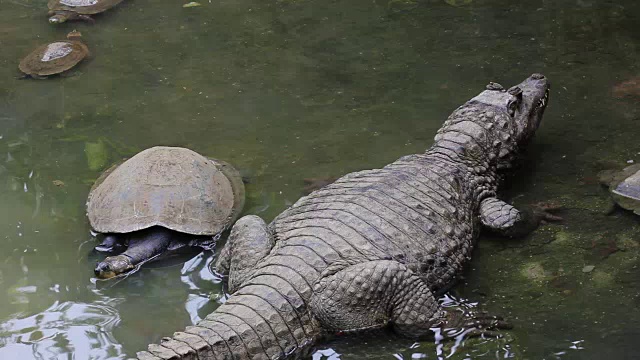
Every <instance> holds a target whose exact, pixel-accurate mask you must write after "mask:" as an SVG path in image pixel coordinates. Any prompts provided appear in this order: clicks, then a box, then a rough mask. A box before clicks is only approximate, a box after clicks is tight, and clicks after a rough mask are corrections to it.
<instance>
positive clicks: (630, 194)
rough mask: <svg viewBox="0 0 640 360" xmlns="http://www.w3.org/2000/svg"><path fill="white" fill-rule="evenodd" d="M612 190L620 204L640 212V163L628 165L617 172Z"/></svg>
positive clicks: (615, 199) (614, 197)
mask: <svg viewBox="0 0 640 360" xmlns="http://www.w3.org/2000/svg"><path fill="white" fill-rule="evenodd" d="M610 191H611V194H612V195H613V199H614V201H615V202H616V203H618V205H620V206H621V207H623V208H625V209H627V210H632V211H634V212H635V213H637V214H640V164H636V165H632V166H628V167H626V168H624V170H622V171H621V172H620V173H619V174H617V175H616V177H615V178H614V181H613V182H612V183H611V187H610Z"/></svg>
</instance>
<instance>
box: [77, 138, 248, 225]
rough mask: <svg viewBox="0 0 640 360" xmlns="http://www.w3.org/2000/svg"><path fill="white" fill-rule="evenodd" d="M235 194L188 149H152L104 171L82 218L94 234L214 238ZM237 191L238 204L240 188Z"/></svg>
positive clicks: (233, 212)
mask: <svg viewBox="0 0 640 360" xmlns="http://www.w3.org/2000/svg"><path fill="white" fill-rule="evenodd" d="M240 185H242V184H240ZM236 186H237V184H236ZM238 191H240V190H235V191H234V188H233V186H232V184H231V181H230V180H229V179H228V178H227V176H225V174H224V173H223V172H222V171H221V170H220V169H219V168H218V166H216V163H215V162H214V161H212V160H210V159H207V158H206V157H204V156H202V155H200V154H198V153H196V152H194V151H192V150H189V149H185V148H179V147H164V146H158V147H153V148H150V149H146V150H144V151H142V152H140V153H138V154H136V155H135V156H133V157H132V158H130V159H129V160H126V161H124V162H123V163H121V164H116V165H114V166H113V167H111V168H110V169H109V170H107V171H105V172H104V173H103V174H102V176H100V178H98V180H97V181H96V183H95V184H94V185H93V187H92V189H91V191H90V193H89V198H88V199H87V216H88V217H89V223H90V224H91V227H92V228H93V229H94V230H95V231H97V232H100V233H128V232H132V231H136V230H142V229H146V228H149V227H152V226H163V227H165V228H168V229H171V230H175V231H179V232H183V233H187V234H193V235H215V234H218V233H220V232H222V231H223V230H225V229H226V228H227V227H228V226H229V225H230V224H231V222H232V220H233V219H234V218H235V217H237V215H238V213H239V212H240V208H239V207H241V206H242V204H237V201H236V193H237V192H238ZM241 191H242V195H243V201H244V185H242V188H241Z"/></svg>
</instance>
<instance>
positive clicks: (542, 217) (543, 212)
mask: <svg viewBox="0 0 640 360" xmlns="http://www.w3.org/2000/svg"><path fill="white" fill-rule="evenodd" d="M531 209H532V210H533V215H534V217H535V218H536V220H538V221H539V223H541V224H546V223H548V222H550V221H562V220H564V219H563V218H562V217H560V216H557V215H554V214H553V212H555V211H559V210H564V206H562V205H560V204H556V203H553V202H539V203H536V204H533V205H531Z"/></svg>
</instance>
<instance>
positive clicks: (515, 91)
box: [507, 86, 522, 117]
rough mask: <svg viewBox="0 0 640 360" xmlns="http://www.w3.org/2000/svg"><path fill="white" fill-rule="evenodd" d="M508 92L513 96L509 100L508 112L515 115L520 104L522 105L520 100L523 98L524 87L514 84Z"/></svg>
mask: <svg viewBox="0 0 640 360" xmlns="http://www.w3.org/2000/svg"><path fill="white" fill-rule="evenodd" d="M507 92H508V93H509V95H511V98H510V99H509V101H508V102H507V112H508V113H509V115H510V116H512V117H513V115H514V114H515V113H516V110H517V109H518V106H520V101H521V100H522V89H521V88H520V87H519V86H514V87H512V88H511V89H509V90H508V91H507Z"/></svg>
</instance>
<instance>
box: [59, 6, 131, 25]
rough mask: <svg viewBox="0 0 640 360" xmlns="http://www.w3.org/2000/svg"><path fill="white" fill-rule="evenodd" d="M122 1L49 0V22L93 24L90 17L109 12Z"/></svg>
mask: <svg viewBox="0 0 640 360" xmlns="http://www.w3.org/2000/svg"><path fill="white" fill-rule="evenodd" d="M122 1H123V0H49V4H48V6H49V16H50V18H49V22H50V23H52V24H60V23H63V22H65V21H67V20H84V21H88V22H93V18H92V17H91V15H93V14H98V13H101V12H103V11H106V10H109V9H111V8H112V7H114V6H116V5H118V4H120V3H121V2H122Z"/></svg>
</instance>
